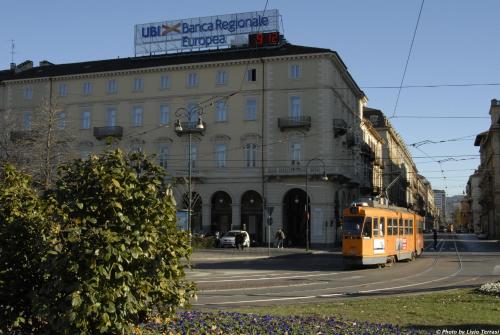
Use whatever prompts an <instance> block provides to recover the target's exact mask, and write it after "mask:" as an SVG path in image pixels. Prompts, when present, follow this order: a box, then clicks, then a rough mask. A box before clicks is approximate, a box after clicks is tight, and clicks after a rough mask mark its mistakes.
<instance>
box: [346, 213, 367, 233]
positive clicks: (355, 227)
mask: <svg viewBox="0 0 500 335" xmlns="http://www.w3.org/2000/svg"><path fill="white" fill-rule="evenodd" d="M362 226H363V217H362V216H346V217H344V235H349V236H360V235H361V228H362Z"/></svg>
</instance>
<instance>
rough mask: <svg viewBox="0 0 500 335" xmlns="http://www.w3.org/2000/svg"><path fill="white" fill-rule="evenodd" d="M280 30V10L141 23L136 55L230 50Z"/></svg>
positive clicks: (138, 26) (138, 29) (138, 28)
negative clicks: (252, 36)
mask: <svg viewBox="0 0 500 335" xmlns="http://www.w3.org/2000/svg"><path fill="white" fill-rule="evenodd" d="M278 31H279V12H278V10H277V9H270V10H266V11H260V12H247V13H236V14H227V15H217V16H206V17H197V18H191V19H182V20H169V21H162V22H153V23H145V24H137V25H135V33H134V34H135V38H134V40H135V43H134V46H135V54H136V55H149V54H156V53H165V52H184V51H191V50H199V49H217V48H226V47H230V46H232V45H241V44H247V43H248V35H250V34H256V33H267V32H278Z"/></svg>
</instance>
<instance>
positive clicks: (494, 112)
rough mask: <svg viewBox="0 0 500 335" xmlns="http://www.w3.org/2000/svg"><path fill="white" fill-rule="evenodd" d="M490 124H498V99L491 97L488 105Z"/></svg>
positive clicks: (499, 101)
mask: <svg viewBox="0 0 500 335" xmlns="http://www.w3.org/2000/svg"><path fill="white" fill-rule="evenodd" d="M490 115H491V125H499V124H500V100H497V99H492V100H491V107H490Z"/></svg>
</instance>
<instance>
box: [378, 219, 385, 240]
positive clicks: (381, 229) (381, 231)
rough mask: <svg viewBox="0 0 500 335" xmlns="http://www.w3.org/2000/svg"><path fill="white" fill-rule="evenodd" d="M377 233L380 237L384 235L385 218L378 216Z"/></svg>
mask: <svg viewBox="0 0 500 335" xmlns="http://www.w3.org/2000/svg"><path fill="white" fill-rule="evenodd" d="M379 230H380V231H379V235H380V237H384V235H385V218H380V223H379Z"/></svg>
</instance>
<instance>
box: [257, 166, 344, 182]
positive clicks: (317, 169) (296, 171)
mask: <svg viewBox="0 0 500 335" xmlns="http://www.w3.org/2000/svg"><path fill="white" fill-rule="evenodd" d="M303 163H304V164H303V165H297V164H295V165H292V166H272V167H267V168H266V170H265V174H266V176H268V177H294V176H301V177H304V178H305V175H306V166H305V164H306V162H303ZM325 172H326V175H327V176H328V179H329V180H332V181H337V182H341V183H343V182H347V181H348V180H350V179H351V178H350V171H349V169H347V168H334V167H327V168H326V170H325ZM307 174H308V175H309V176H323V167H322V166H309V168H308V169H307Z"/></svg>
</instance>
